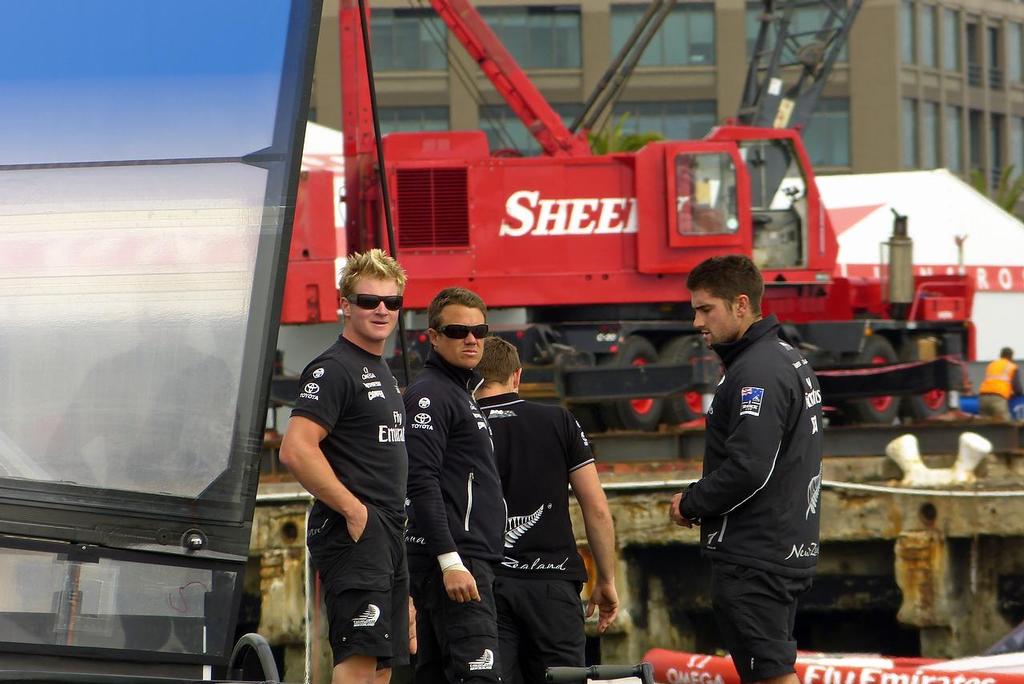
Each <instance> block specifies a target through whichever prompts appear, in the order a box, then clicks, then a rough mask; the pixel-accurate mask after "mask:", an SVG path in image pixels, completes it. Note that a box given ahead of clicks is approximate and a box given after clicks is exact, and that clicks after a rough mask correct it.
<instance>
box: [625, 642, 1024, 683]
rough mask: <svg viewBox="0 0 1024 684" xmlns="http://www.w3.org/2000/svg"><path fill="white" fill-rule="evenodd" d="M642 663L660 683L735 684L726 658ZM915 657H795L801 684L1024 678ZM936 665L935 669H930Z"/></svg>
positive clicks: (670, 656)
mask: <svg viewBox="0 0 1024 684" xmlns="http://www.w3.org/2000/svg"><path fill="white" fill-rule="evenodd" d="M644 660H645V661H647V662H649V663H651V665H653V666H654V678H655V680H656V681H658V682H663V683H664V684H740V678H739V675H738V674H737V673H736V668H735V667H734V666H733V664H732V658H729V657H722V656H709V655H701V654H697V653H682V652H680V651H668V650H665V649H660V648H656V649H652V650H650V651H648V652H647V654H646V655H645V656H644ZM927 662H929V661H926V660H921V659H909V658H907V659H899V658H893V659H888V658H881V657H862V658H841V657H835V658H818V657H811V658H798V659H797V662H796V674H797V677H799V678H800V683H801V684H1024V674H1018V673H1010V672H969V671H965V672H953V671H944V670H939V669H927V670H924V669H921V668H920V667H917V666H915V663H918V664H926V663H927ZM932 667H936V666H934V665H933V666H932Z"/></svg>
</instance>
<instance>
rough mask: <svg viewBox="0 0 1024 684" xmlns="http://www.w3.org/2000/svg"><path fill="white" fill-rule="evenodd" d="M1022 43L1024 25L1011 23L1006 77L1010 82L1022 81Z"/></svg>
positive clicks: (1008, 33)
mask: <svg viewBox="0 0 1024 684" xmlns="http://www.w3.org/2000/svg"><path fill="white" fill-rule="evenodd" d="M1021 43H1024V26H1021V25H1020V24H1010V27H1009V30H1008V31H1007V32H1006V77H1007V78H1009V79H1010V83H1020V82H1021Z"/></svg>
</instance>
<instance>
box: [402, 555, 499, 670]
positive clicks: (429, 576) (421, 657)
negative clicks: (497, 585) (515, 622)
mask: <svg viewBox="0 0 1024 684" xmlns="http://www.w3.org/2000/svg"><path fill="white" fill-rule="evenodd" d="M462 562H463V563H465V565H466V567H467V568H468V569H469V571H470V572H471V573H473V578H474V579H475V580H476V588H477V591H479V592H480V600H479V601H467V602H466V603H456V602H455V601H452V600H451V599H450V598H448V593H447V592H446V591H445V588H444V579H443V578H442V576H441V568H440V566H438V564H437V559H436V558H434V557H429V558H428V557H424V556H419V557H418V558H416V559H415V560H414V561H413V562H412V563H411V570H412V583H411V585H410V588H411V590H412V598H413V601H414V602H415V603H416V642H417V644H418V647H419V649H418V650H417V652H416V677H415V680H414V681H415V682H416V684H443V683H444V682H451V683H455V682H466V683H468V682H499V681H501V670H500V658H499V654H498V623H497V617H496V615H495V612H494V591H493V584H494V570H492V569H491V564H490V563H488V562H486V561H482V560H478V559H476V558H463V559H462Z"/></svg>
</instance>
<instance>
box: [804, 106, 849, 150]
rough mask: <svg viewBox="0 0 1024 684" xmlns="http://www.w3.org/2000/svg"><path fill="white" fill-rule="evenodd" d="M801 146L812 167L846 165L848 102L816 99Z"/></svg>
mask: <svg viewBox="0 0 1024 684" xmlns="http://www.w3.org/2000/svg"><path fill="white" fill-rule="evenodd" d="M804 145H805V146H806V147H807V154H808V155H810V157H811V163H812V164H813V165H814V166H849V165H850V101H849V100H848V99H847V98H845V97H823V98H821V99H820V100H818V106H817V109H815V111H814V118H813V119H812V121H811V124H810V126H808V128H807V133H806V134H805V135H804Z"/></svg>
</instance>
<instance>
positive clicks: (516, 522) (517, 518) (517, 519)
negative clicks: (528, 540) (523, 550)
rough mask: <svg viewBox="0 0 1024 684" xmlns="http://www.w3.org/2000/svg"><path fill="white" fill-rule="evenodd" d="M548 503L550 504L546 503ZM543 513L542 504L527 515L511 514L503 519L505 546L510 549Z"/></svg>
mask: <svg viewBox="0 0 1024 684" xmlns="http://www.w3.org/2000/svg"><path fill="white" fill-rule="evenodd" d="M548 505H550V504H548ZM542 515H544V505H543V504H541V506H540V508H538V509H537V510H535V511H534V512H533V513H530V514H529V515H513V516H512V517H510V518H508V519H506V520H505V548H506V549H511V548H512V547H513V546H515V545H516V542H517V541H519V538H520V537H522V536H523V535H524V534H526V533H527V532H528V531H529V530H530V528H531V527H533V526H534V525H536V524H537V522H538V521H539V520H540V517H541V516H542Z"/></svg>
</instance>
